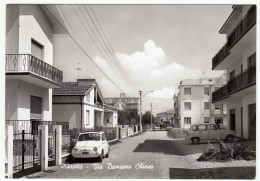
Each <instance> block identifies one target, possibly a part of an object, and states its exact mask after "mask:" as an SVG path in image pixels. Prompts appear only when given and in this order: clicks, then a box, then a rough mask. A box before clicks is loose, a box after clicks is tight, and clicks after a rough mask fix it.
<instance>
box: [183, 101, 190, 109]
mask: <svg viewBox="0 0 260 181" xmlns="http://www.w3.org/2000/svg"><path fill="white" fill-rule="evenodd" d="M184 109H185V110H191V102H184Z"/></svg>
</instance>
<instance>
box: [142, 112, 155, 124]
mask: <svg viewBox="0 0 260 181" xmlns="http://www.w3.org/2000/svg"><path fill="white" fill-rule="evenodd" d="M152 117H153V122H154V121H155V117H154V116H152ZM142 124H151V112H150V111H146V112H145V113H144V114H143V116H142Z"/></svg>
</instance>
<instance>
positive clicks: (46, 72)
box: [5, 54, 63, 88]
mask: <svg viewBox="0 0 260 181" xmlns="http://www.w3.org/2000/svg"><path fill="white" fill-rule="evenodd" d="M5 72H6V75H8V77H7V78H18V79H21V80H24V81H27V82H30V83H33V84H36V85H39V86H42V87H46V88H55V87H60V86H62V79H63V73H62V71H60V70H59V69H57V68H55V67H53V66H51V65H49V64H47V63H46V62H44V61H42V60H40V59H38V58H36V57H34V56H32V55H30V54H6V55H5Z"/></svg>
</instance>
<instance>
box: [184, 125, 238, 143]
mask: <svg viewBox="0 0 260 181" xmlns="http://www.w3.org/2000/svg"><path fill="white" fill-rule="evenodd" d="M234 138H235V132H234V131H231V130H227V129H219V128H218V127H217V126H216V125H215V124H210V123H201V124H199V123H198V124H193V125H191V126H190V129H189V131H188V134H187V137H186V139H188V140H191V141H192V143H193V144H198V143H199V142H200V141H201V140H209V141H212V140H218V139H220V140H225V141H226V142H229V143H232V142H233V141H234Z"/></svg>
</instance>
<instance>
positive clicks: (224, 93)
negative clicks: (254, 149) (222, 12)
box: [212, 5, 256, 140]
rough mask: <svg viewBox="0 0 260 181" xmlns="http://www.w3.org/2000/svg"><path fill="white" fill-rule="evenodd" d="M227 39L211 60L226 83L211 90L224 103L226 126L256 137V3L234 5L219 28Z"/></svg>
mask: <svg viewBox="0 0 260 181" xmlns="http://www.w3.org/2000/svg"><path fill="white" fill-rule="evenodd" d="M219 32H220V33H221V34H226V37H227V41H226V43H225V45H224V46H223V47H222V48H221V49H220V51H219V52H218V53H217V54H216V55H215V56H214V57H213V59H212V69H213V70H225V71H226V73H227V79H228V82H227V84H225V85H224V86H223V87H221V88H220V89H218V90H216V91H215V92H213V94H212V97H213V102H214V103H215V104H217V103H223V102H224V103H226V104H227V112H228V121H227V126H228V128H229V129H231V130H234V131H236V135H237V136H240V137H243V138H247V139H252V140H255V139H256V6H255V5H234V6H233V11H232V13H231V15H230V16H229V17H228V19H227V20H226V22H225V23H224V25H223V26H222V28H221V29H220V31H219Z"/></svg>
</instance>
